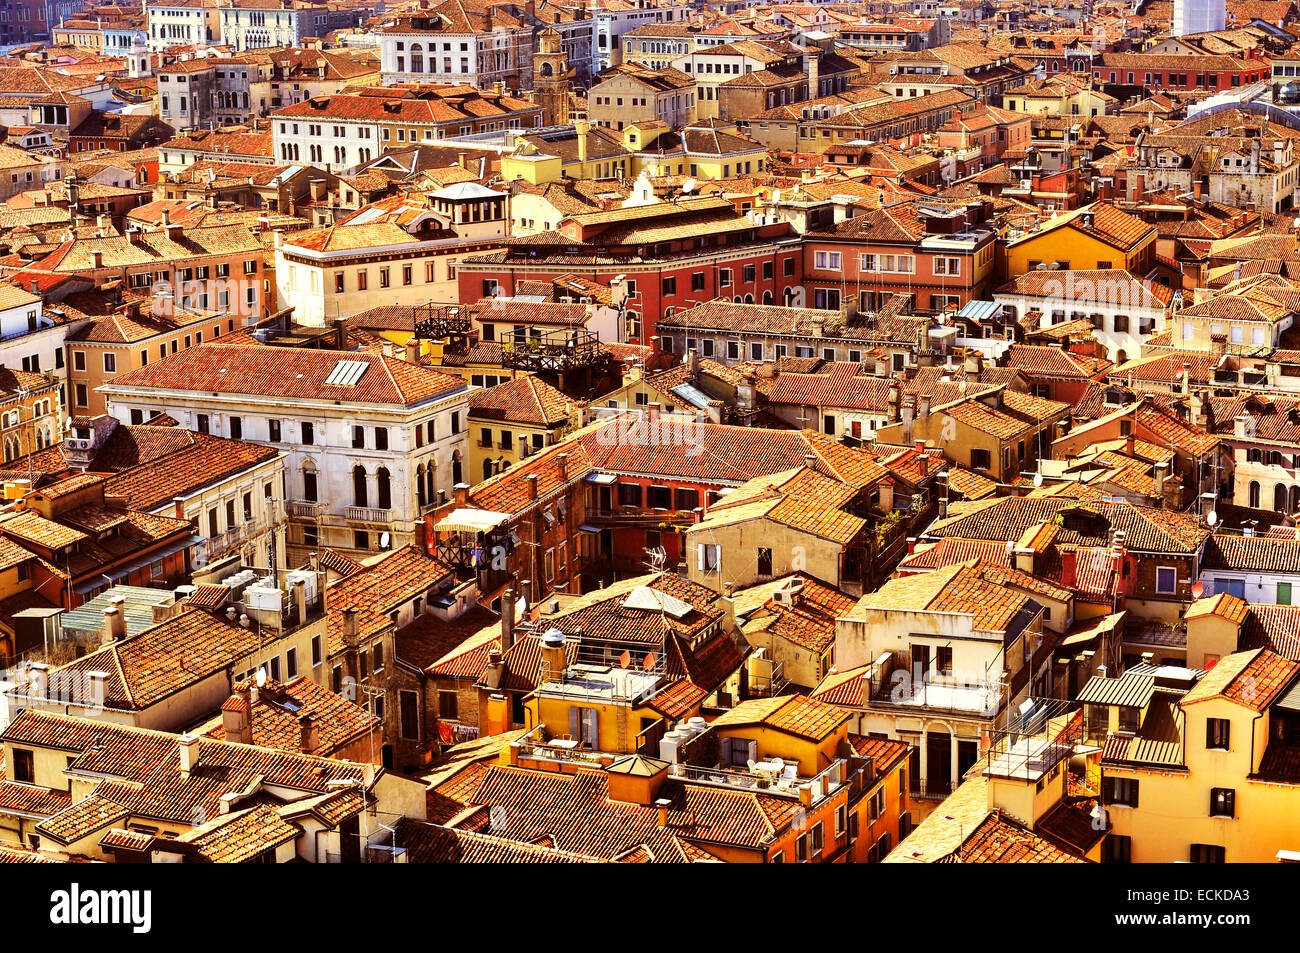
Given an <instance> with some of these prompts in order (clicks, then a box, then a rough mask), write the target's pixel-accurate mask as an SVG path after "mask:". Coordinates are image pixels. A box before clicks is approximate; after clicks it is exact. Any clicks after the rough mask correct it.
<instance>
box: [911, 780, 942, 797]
mask: <svg viewBox="0 0 1300 953" xmlns="http://www.w3.org/2000/svg"><path fill="white" fill-rule="evenodd" d="M909 791H910V793H911V795H912V798H913V800H917V801H942V800H943V799H944V798H946V797H947V796H948V795H949V794H951V793H952V792H953V783H952V781H942V780H930V779H927V778H919V779H918V778H913V779H912V783H911V787H910V788H909Z"/></svg>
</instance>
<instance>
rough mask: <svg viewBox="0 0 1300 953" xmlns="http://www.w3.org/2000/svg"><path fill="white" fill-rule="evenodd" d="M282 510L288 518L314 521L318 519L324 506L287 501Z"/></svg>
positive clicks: (314, 503) (303, 501)
mask: <svg viewBox="0 0 1300 953" xmlns="http://www.w3.org/2000/svg"><path fill="white" fill-rule="evenodd" d="M284 508H285V511H286V512H287V513H288V514H289V515H290V516H297V517H300V518H302V519H309V520H314V519H320V514H321V510H323V509H324V508H325V504H324V503H316V502H313V501H309V500H287V501H286V502H285V504H284Z"/></svg>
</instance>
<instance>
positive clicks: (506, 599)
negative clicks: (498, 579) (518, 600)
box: [501, 589, 515, 655]
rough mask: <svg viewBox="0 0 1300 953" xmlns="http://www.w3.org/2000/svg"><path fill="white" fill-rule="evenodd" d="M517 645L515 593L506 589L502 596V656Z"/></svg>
mask: <svg viewBox="0 0 1300 953" xmlns="http://www.w3.org/2000/svg"><path fill="white" fill-rule="evenodd" d="M514 644H515V591H514V590H513V589H506V591H505V592H503V593H502V594H501V654H502V655H504V654H505V653H506V652H509V651H510V647H511V646H512V645H514Z"/></svg>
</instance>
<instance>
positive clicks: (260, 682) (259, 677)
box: [253, 668, 266, 688]
mask: <svg viewBox="0 0 1300 953" xmlns="http://www.w3.org/2000/svg"><path fill="white" fill-rule="evenodd" d="M253 681H255V682H257V687H258V688H264V687H265V686H266V669H265V668H259V669H258V670H257V674H256V675H255V676H254V677H253Z"/></svg>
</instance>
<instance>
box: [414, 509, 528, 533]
mask: <svg viewBox="0 0 1300 953" xmlns="http://www.w3.org/2000/svg"><path fill="white" fill-rule="evenodd" d="M509 519H510V514H509V513H496V512H493V511H492V510H476V509H473V508H472V507H467V506H463V507H461V508H460V509H458V510H453V511H452V512H451V513H449V514H447V515H446V516H444V517H443V518H442V521H441V522H439V523H438V525H437V526H435V527H434V528H433V529H434V532H436V533H486V532H487V531H488V530H493V529H496V528H497V527H498V526H500V525H501V524H502V523H505V522H507V521H508V520H509Z"/></svg>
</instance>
